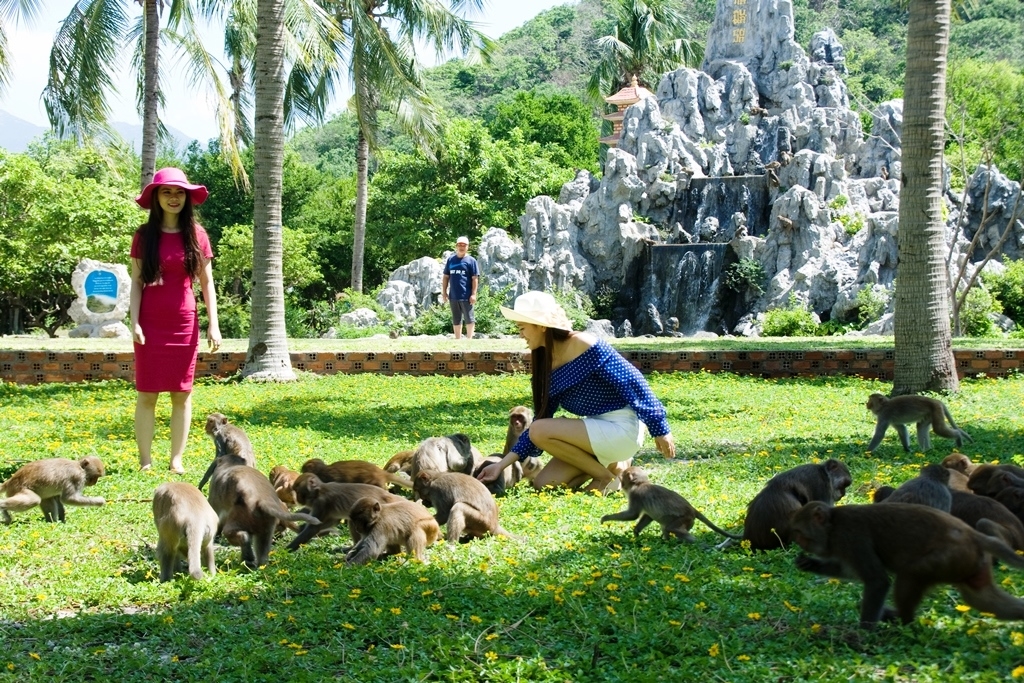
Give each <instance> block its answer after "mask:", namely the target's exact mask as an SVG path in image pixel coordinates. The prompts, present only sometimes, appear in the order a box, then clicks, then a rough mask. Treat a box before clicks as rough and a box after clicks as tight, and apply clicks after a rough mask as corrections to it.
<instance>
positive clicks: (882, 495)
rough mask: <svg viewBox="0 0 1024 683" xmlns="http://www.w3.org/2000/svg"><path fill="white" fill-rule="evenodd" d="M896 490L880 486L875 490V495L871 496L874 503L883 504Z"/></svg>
mask: <svg viewBox="0 0 1024 683" xmlns="http://www.w3.org/2000/svg"><path fill="white" fill-rule="evenodd" d="M895 491H896V489H894V488H893V487H891V486H879V487H878V488H877V489H875V492H874V494H872V496H871V502H872V503H881V502H882V501H885V500H889V496H891V495H892V494H893V493H895Z"/></svg>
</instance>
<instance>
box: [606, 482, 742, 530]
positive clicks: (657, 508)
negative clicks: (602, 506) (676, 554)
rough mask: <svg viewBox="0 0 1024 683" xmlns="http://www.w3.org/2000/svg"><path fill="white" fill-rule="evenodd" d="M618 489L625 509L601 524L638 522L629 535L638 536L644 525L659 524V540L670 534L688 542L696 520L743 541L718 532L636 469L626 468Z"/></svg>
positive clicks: (685, 504) (680, 497) (679, 496)
mask: <svg viewBox="0 0 1024 683" xmlns="http://www.w3.org/2000/svg"><path fill="white" fill-rule="evenodd" d="M622 488H623V490H624V491H625V492H626V495H627V496H628V497H629V506H628V507H627V508H626V509H625V510H623V511H622V512H616V513H615V514H611V515H604V516H603V517H601V524H604V523H605V522H609V521H612V520H623V521H625V520H629V521H632V520H634V519H639V521H638V522H637V523H636V526H634V527H633V536H639V535H640V532H641V531H643V530H644V529H645V528H646V527H647V525H648V524H650V523H651V522H657V523H658V524H660V525H661V537H662V539H664V540H666V541H667V540H669V538H671V537H672V536H673V535H674V536H675V537H676V538H678V539H680V540H683V541H690V542H691V543H692V542H693V541H696V540H697V539H696V538H695V537H694V536H693V534H691V533H690V529H692V528H693V520H694V519H699V520H700V521H702V522H704V524H706V525H707V526H708V528H709V529H711V530H712V531H714V532H716V533H719V534H722V535H723V536H728V537H729V538H735V539H740V538H743V537H742V536H737V535H735V534H730V533H729V532H727V531H722V530H721V529H719V528H718V527H717V526H715V525H714V524H713V523H712V522H711V520H709V519H708V518H707V517H705V516H704V515H703V514H701V512H700V511H699V510H697V509H696V508H694V507H693V506H692V505H690V503H689V501H687V500H686V499H685V498H683V497H682V496H681V495H679V494H678V493H676V492H675V491H673V490H671V489H668V488H665V487H664V486H659V485H657V484H652V483H651V480H650V479H649V478H648V477H647V473H646V472H644V471H643V470H642V469H640V468H639V467H635V466H634V467H628V468H626V471H625V472H623V473H622Z"/></svg>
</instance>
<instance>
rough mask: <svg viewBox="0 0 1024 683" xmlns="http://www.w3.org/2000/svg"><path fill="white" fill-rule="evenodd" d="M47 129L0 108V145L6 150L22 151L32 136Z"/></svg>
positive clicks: (38, 134) (26, 147)
mask: <svg viewBox="0 0 1024 683" xmlns="http://www.w3.org/2000/svg"><path fill="white" fill-rule="evenodd" d="M47 130H49V129H48V128H44V127H43V126H37V125H36V124H34V123H31V122H29V121H26V120H25V119H19V118H18V117H17V116H15V115H14V114H10V113H8V112H6V111H4V110H3V109H0V147H3V148H4V149H6V150H7V151H8V152H24V151H25V150H26V149H28V143H29V142H31V141H32V139H33V138H36V137H39V136H40V135H42V134H43V133H45V132H46V131H47Z"/></svg>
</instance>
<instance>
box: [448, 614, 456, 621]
mask: <svg viewBox="0 0 1024 683" xmlns="http://www.w3.org/2000/svg"><path fill="white" fill-rule="evenodd" d="M445 616H446V617H448V618H449V619H451V620H452V621H458V620H459V617H458V615H455V614H446V615H445Z"/></svg>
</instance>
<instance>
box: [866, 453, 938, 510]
mask: <svg viewBox="0 0 1024 683" xmlns="http://www.w3.org/2000/svg"><path fill="white" fill-rule="evenodd" d="M949 472H950V471H949V470H947V469H946V468H945V467H943V466H941V465H925V466H923V467H922V468H921V472H920V474H918V475H917V476H916V477H914V478H913V479H910V480H908V481H905V482H903V483H902V484H900V486H899V488H897V489H896V490H895V491H893V492H892V494H891V495H889V496H887V497H886V498H885V502H886V503H887V504H888V503H914V504H916V505H927V506H928V507H933V508H935V509H936V510H942V511H943V512H949V508H950V506H951V505H952V504H953V495H952V493H951V492H950V490H949ZM875 494H876V496H877V495H878V491H876V492H875ZM875 502H876V503H877V502H879V501H878V499H877V497H876V498H875Z"/></svg>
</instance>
